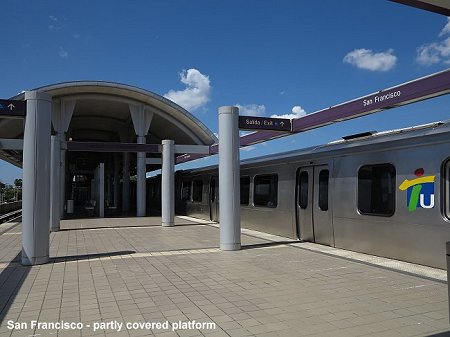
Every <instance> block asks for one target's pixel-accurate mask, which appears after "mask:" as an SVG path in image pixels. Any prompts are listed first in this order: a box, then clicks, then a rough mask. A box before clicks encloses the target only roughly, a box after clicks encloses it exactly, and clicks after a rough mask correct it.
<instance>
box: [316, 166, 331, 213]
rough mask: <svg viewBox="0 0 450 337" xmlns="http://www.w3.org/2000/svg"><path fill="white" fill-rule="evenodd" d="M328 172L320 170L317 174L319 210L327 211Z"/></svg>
mask: <svg viewBox="0 0 450 337" xmlns="http://www.w3.org/2000/svg"><path fill="white" fill-rule="evenodd" d="M329 175H330V173H329V171H328V170H322V171H320V173H319V208H320V210H322V211H328V178H329Z"/></svg>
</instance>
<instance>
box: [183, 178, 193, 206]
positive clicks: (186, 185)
mask: <svg viewBox="0 0 450 337" xmlns="http://www.w3.org/2000/svg"><path fill="white" fill-rule="evenodd" d="M191 185H192V182H190V181H183V183H182V185H181V200H183V201H186V200H191Z"/></svg>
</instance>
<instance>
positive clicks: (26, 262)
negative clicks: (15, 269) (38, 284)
mask: <svg viewBox="0 0 450 337" xmlns="http://www.w3.org/2000/svg"><path fill="white" fill-rule="evenodd" d="M49 261H50V258H49V257H48V256H40V257H33V258H31V259H29V258H28V256H26V255H25V253H24V252H23V251H22V265H23V266H35V265H38V264H46V263H48V262H49Z"/></svg>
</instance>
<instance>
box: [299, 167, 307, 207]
mask: <svg viewBox="0 0 450 337" xmlns="http://www.w3.org/2000/svg"><path fill="white" fill-rule="evenodd" d="M308 180H309V179H308V172H306V171H303V172H301V173H300V178H299V184H300V186H299V192H298V193H299V196H298V205H299V206H300V208H301V209H306V208H308Z"/></svg>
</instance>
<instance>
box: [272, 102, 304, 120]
mask: <svg viewBox="0 0 450 337" xmlns="http://www.w3.org/2000/svg"><path fill="white" fill-rule="evenodd" d="M303 116H306V111H305V109H303V108H302V107H301V106H300V105H296V106H294V107H293V108H292V113H290V114H284V115H272V116H270V117H272V118H287V119H294V118H300V117H303Z"/></svg>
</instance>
